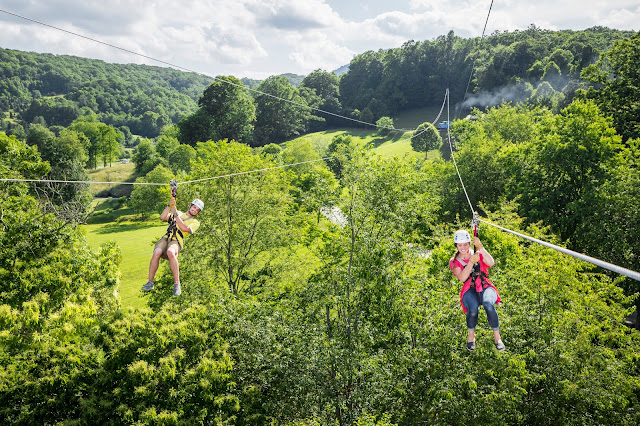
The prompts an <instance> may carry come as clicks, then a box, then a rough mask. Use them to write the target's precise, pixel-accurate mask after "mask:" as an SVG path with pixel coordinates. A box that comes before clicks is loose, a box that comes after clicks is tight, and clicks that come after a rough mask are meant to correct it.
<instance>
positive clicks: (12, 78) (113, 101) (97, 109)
mask: <svg viewBox="0 0 640 426" xmlns="http://www.w3.org/2000/svg"><path fill="white" fill-rule="evenodd" d="M0 75H1V76H2V78H1V79H0V111H2V112H5V113H7V112H11V117H13V118H17V119H19V121H18V124H20V125H21V126H23V127H24V126H25V125H28V124H30V123H32V122H38V123H40V124H43V123H46V124H47V125H49V126H52V125H59V126H68V125H69V124H70V123H71V122H72V121H73V120H74V119H76V118H77V117H78V116H79V115H80V114H82V109H83V108H89V109H91V111H93V112H94V113H96V114H97V115H98V117H99V119H100V120H101V121H103V122H104V123H106V124H109V125H111V126H114V127H121V126H127V127H128V128H129V129H130V130H131V132H133V133H134V134H138V135H143V136H147V137H153V136H157V135H158V132H159V130H160V129H161V128H162V126H164V125H167V124H171V123H174V122H176V121H177V120H179V119H180V118H181V117H182V116H184V115H185V114H189V113H191V112H193V111H194V110H195V107H196V103H197V100H198V97H199V96H200V94H201V93H202V91H203V90H204V88H205V87H207V85H208V84H209V83H210V82H211V79H210V78H208V77H204V76H202V75H199V74H195V73H187V72H183V71H177V70H174V69H171V68H160V67H152V66H145V65H133V64H128V65H120V64H108V63H105V62H103V61H99V60H94V59H86V58H78V57H73V56H64V55H51V54H38V53H29V52H20V51H16V50H9V49H0ZM3 126H4V128H7V123H3Z"/></svg>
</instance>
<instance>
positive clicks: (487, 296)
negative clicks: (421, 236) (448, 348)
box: [449, 229, 505, 351]
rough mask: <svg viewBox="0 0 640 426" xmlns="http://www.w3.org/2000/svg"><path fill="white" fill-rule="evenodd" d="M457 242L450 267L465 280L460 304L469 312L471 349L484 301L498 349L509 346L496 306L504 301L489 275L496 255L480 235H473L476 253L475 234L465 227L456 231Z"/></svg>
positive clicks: (460, 278)
mask: <svg viewBox="0 0 640 426" xmlns="http://www.w3.org/2000/svg"><path fill="white" fill-rule="evenodd" d="M453 243H454V244H455V246H456V248H457V249H458V250H457V252H456V254H455V255H454V256H453V257H452V258H451V260H450V261H449V269H451V272H453V275H454V276H455V277H456V278H458V279H459V280H460V281H462V282H463V283H464V284H463V285H462V289H461V290H460V305H461V306H462V311H463V312H464V313H465V314H467V330H468V331H469V336H468V338H467V349H468V350H470V351H473V350H475V348H476V334H475V329H476V325H477V324H478V311H479V308H480V305H482V307H483V308H484V311H485V312H486V313H487V320H488V321H489V326H490V327H491V330H493V340H494V342H495V345H496V349H498V350H499V351H502V350H504V349H505V346H504V343H502V339H501V338H500V323H499V321H498V312H497V311H496V308H495V304H497V303H500V295H499V294H498V290H497V289H496V287H495V286H494V285H493V284H492V283H491V281H489V279H488V278H487V274H488V272H489V268H490V267H492V266H493V265H494V264H495V262H494V260H493V257H492V256H491V255H490V254H489V252H488V251H487V249H485V248H484V246H483V245H482V243H481V242H480V239H479V238H478V237H474V238H473V245H474V246H475V249H476V252H475V253H472V251H471V237H470V236H469V233H468V232H467V231H465V230H463V229H461V230H459V231H456V233H455V235H454V236H453Z"/></svg>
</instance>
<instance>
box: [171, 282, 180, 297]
mask: <svg viewBox="0 0 640 426" xmlns="http://www.w3.org/2000/svg"><path fill="white" fill-rule="evenodd" d="M181 293H182V290H181V289H180V283H175V284H174V285H173V295H174V296H180V294H181Z"/></svg>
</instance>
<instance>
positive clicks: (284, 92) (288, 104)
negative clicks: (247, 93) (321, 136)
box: [252, 76, 311, 146]
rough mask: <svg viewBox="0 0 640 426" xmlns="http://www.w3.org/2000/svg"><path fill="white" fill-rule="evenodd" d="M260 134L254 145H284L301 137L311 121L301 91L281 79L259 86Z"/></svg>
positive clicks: (258, 126)
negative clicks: (292, 139) (287, 140)
mask: <svg viewBox="0 0 640 426" xmlns="http://www.w3.org/2000/svg"><path fill="white" fill-rule="evenodd" d="M257 90H259V91H260V92H262V93H259V94H257V95H256V96H255V99H256V104H257V114H256V132H255V138H254V142H253V143H252V146H263V145H267V144H269V143H273V142H282V141H284V140H286V139H287V138H289V137H291V136H296V135H299V134H301V133H302V132H303V131H304V130H305V129H306V126H307V122H308V121H309V119H310V118H311V110H309V108H307V102H306V100H305V99H304V98H303V97H302V96H300V94H299V92H298V89H296V88H295V87H293V86H292V85H291V83H289V80H287V79H286V78H284V77H281V76H272V77H269V78H267V79H266V80H264V81H263V82H262V83H260V85H259V86H258V88H257Z"/></svg>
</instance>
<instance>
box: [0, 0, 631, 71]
mask: <svg viewBox="0 0 640 426" xmlns="http://www.w3.org/2000/svg"><path fill="white" fill-rule="evenodd" d="M490 4H491V0H451V1H448V2H445V1H442V0H395V1H392V0H368V1H361V0H352V1H347V0H231V1H229V0H225V1H220V0H189V1H182V2H180V1H176V0H171V1H169V0H151V1H149V0H101V1H99V2H95V1H88V0H0V10H2V11H3V12H0V31H1V34H2V37H0V47H4V48H11V49H19V50H26V51H33V52H47V53H55V54H66V55H77V56H83V57H89V58H96V59H102V60H105V61H107V62H120V63H146V64H150V65H160V66H164V65H163V64H162V63H158V62H154V61H152V60H149V59H145V58H143V57H142V56H138V55H135V54H131V53H127V52H124V51H122V50H118V49H114V48H112V47H108V46H105V45H103V44H99V43H95V42H92V41H89V40H86V39H83V38H80V37H75V36H73V35H70V34H68V33H65V32H62V31H58V30H55V29H53V28H49V27H46V26H43V25H40V24H36V23H33V22H30V21H28V20H25V19H22V18H20V17H17V16H14V15H11V14H15V15H20V16H22V17H24V18H29V19H32V20H37V21H40V22H43V23H46V24H49V25H52V26H55V27H59V28H62V29H64V30H67V31H71V32H74V33H78V34H82V35H84V36H86V37H90V38H93V39H97V40H100V41H103V42H105V43H108V44H111V45H115V46H118V47H121V48H123V49H126V50H129V51H133V52H136V53H138V54H140V55H144V56H148V57H151V58H154V59H158V60H160V61H164V62H167V63H170V64H173V65H176V66H177V67H180V68H182V69H188V70H192V71H196V72H200V73H203V74H207V75H210V76H216V75H234V76H236V77H251V78H258V79H263V78H266V77H268V76H270V75H274V74H281V73H285V72H291V73H296V74H303V75H304V74H307V73H309V72H311V71H313V70H315V69H323V70H326V71H332V70H334V69H336V68H338V67H340V66H342V65H344V64H347V63H349V61H350V60H351V59H352V58H353V56H354V55H356V54H359V53H362V52H365V51H367V50H378V49H387V48H392V47H399V46H401V45H402V44H403V43H404V42H406V41H408V40H432V39H434V38H436V37H437V36H439V35H443V34H447V33H448V32H449V31H450V30H453V31H454V32H455V33H456V34H457V35H459V36H462V37H475V36H480V35H481V34H482V28H483V26H484V23H485V19H486V16H487V12H488V10H489V5H490ZM6 12H9V13H6ZM530 24H535V25H536V26H538V27H541V28H545V29H551V30H561V29H573V30H581V29H585V28H589V27H592V26H595V25H601V26H607V27H610V28H616V29H624V30H635V31H638V30H640V0H609V1H607V2H603V1H600V0H598V1H595V0H564V1H558V0H553V1H552V0H536V1H531V0H494V3H493V7H492V12H491V17H490V19H489V22H488V25H487V33H488V34H490V33H492V32H494V31H505V30H509V31H513V30H515V29H526V28H527V27H528V26H529V25H530Z"/></svg>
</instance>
